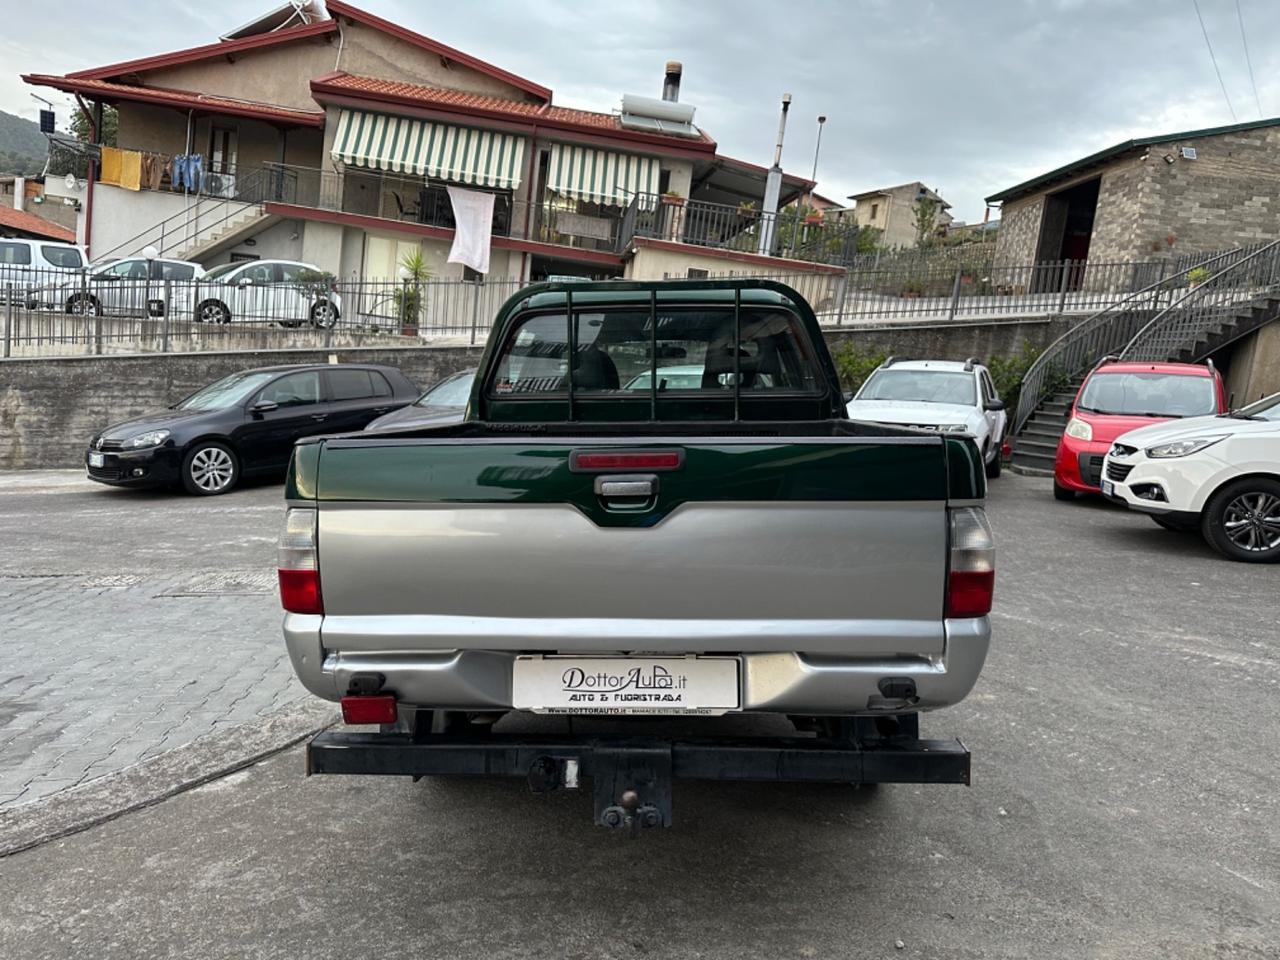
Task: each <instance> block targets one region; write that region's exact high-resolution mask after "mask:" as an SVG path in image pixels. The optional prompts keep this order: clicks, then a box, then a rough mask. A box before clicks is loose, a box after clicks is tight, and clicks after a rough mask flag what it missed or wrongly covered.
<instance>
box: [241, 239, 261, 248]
mask: <svg viewBox="0 0 1280 960" xmlns="http://www.w3.org/2000/svg"><path fill="white" fill-rule="evenodd" d="M244 245H245V246H246V247H256V246H257V245H258V241H257V240H255V239H253V237H249V239H247V240H245V242H244Z"/></svg>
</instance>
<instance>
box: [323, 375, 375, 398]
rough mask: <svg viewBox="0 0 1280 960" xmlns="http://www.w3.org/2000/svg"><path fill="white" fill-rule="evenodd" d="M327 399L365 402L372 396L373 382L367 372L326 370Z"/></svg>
mask: <svg viewBox="0 0 1280 960" xmlns="http://www.w3.org/2000/svg"><path fill="white" fill-rule="evenodd" d="M325 376H326V377H328V378H329V399H331V400H335V401H337V400H366V399H368V398H369V397H372V396H373V381H372V378H371V377H370V376H369V371H368V370H326V371H325Z"/></svg>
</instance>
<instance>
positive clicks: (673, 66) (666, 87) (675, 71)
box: [662, 60, 684, 103]
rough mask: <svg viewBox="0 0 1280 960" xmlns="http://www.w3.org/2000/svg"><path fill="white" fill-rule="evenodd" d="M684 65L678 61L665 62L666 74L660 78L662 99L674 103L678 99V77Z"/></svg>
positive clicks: (682, 71)
mask: <svg viewBox="0 0 1280 960" xmlns="http://www.w3.org/2000/svg"><path fill="white" fill-rule="evenodd" d="M682 73H684V65H683V64H682V63H681V62H680V61H679V60H668V61H667V74H666V76H664V77H663V78H662V99H663V100H668V101H670V102H671V103H675V102H677V101H678V100H679V99H680V75H681V74H682Z"/></svg>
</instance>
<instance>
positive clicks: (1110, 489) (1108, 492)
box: [1102, 480, 1116, 497]
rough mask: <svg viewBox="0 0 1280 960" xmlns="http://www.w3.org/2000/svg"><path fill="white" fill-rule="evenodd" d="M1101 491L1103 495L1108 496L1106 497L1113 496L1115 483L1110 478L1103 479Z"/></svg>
mask: <svg viewBox="0 0 1280 960" xmlns="http://www.w3.org/2000/svg"><path fill="white" fill-rule="evenodd" d="M1102 492H1103V494H1104V495H1105V496H1108V497H1110V496H1114V495H1115V492H1116V485H1115V484H1114V483H1112V482H1111V481H1110V480H1103V481H1102Z"/></svg>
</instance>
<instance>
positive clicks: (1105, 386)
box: [1053, 360, 1227, 500]
mask: <svg viewBox="0 0 1280 960" xmlns="http://www.w3.org/2000/svg"><path fill="white" fill-rule="evenodd" d="M1226 411H1227V398H1226V394H1225V391H1224V389H1223V386H1222V377H1221V375H1220V374H1219V373H1218V371H1217V370H1215V369H1214V368H1213V364H1206V365H1204V366H1200V365H1198V364H1194V363H1121V362H1119V361H1116V360H1103V361H1102V363H1100V364H1098V366H1096V367H1094V368H1093V370H1092V371H1091V372H1090V374H1089V375H1088V376H1087V377H1085V380H1084V383H1082V384H1081V385H1080V392H1079V393H1078V394H1076V399H1075V402H1074V403H1072V405H1071V416H1070V418H1069V419H1068V420H1067V429H1066V432H1065V433H1063V435H1062V439H1061V440H1059V441H1058V455H1057V458H1056V459H1055V461H1054V465H1053V495H1054V496H1055V497H1057V498H1058V499H1059V500H1071V499H1072V498H1074V497H1075V495H1076V494H1077V493H1100V492H1101V481H1102V460H1103V458H1104V457H1105V456H1106V455H1107V451H1108V450H1110V449H1111V445H1112V443H1114V442H1115V439H1116V438H1117V437H1118V436H1120V435H1121V434H1122V433H1128V432H1129V431H1130V430H1136V429H1138V427H1145V426H1149V425H1150V424H1153V423H1160V422H1161V421H1164V420H1175V419H1178V418H1180V417H1201V416H1207V415H1211V414H1215V413H1226Z"/></svg>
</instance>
